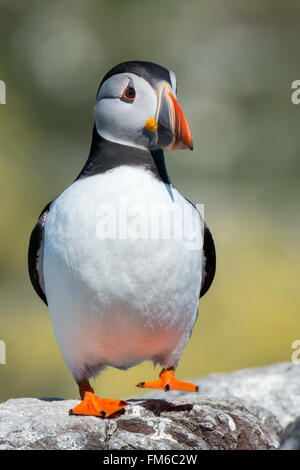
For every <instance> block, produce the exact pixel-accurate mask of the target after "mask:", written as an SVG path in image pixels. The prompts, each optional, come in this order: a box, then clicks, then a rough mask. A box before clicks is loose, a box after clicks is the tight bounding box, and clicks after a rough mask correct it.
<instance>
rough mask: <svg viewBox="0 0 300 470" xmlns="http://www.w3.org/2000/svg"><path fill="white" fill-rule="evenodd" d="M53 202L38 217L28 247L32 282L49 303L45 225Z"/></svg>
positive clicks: (43, 298)
mask: <svg viewBox="0 0 300 470" xmlns="http://www.w3.org/2000/svg"><path fill="white" fill-rule="evenodd" d="M50 204H51V202H49V204H47V206H46V207H45V209H44V210H43V211H42V213H41V215H40V216H39V218H38V221H37V223H36V225H35V227H34V229H33V230H32V233H31V236H30V241H29V249H28V269H29V277H30V280H31V284H32V285H33V288H34V290H35V291H36V293H37V294H38V295H39V297H40V298H41V299H42V300H43V301H44V302H45V304H46V305H48V303H47V298H46V294H45V285H44V275H43V256H44V225H45V220H46V217H47V215H48V212H49V208H50Z"/></svg>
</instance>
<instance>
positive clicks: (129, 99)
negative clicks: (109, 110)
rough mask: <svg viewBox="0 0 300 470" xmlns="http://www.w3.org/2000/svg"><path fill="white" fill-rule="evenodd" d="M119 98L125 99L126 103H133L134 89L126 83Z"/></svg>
mask: <svg viewBox="0 0 300 470" xmlns="http://www.w3.org/2000/svg"><path fill="white" fill-rule="evenodd" d="M121 100H122V101H125V102H126V103H133V102H134V100H135V89H134V88H133V87H132V86H129V85H127V87H126V88H125V90H124V91H123V94H122V96H121Z"/></svg>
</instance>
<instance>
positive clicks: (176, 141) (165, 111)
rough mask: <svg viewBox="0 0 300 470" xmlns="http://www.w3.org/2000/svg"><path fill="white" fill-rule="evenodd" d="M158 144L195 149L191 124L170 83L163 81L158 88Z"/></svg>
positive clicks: (162, 146) (170, 148) (156, 114)
mask: <svg viewBox="0 0 300 470" xmlns="http://www.w3.org/2000/svg"><path fill="white" fill-rule="evenodd" d="M155 123H156V125H157V144H158V146H159V147H161V148H162V149H165V150H185V149H190V150H193V141H192V136H191V132H190V129H189V125H188V123H187V120H186V117H185V115H184V112H183V111H182V108H181V106H180V104H179V103H178V101H177V99H176V97H175V96H174V94H173V91H172V89H171V87H170V85H169V84H168V83H166V82H162V83H161V84H160V85H159V86H158V89H157V109H156V113H155Z"/></svg>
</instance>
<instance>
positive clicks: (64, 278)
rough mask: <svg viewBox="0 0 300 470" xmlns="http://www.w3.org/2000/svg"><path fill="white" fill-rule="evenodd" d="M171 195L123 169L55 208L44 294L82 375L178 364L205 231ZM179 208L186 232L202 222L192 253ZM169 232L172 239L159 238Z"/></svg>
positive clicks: (80, 184) (192, 310)
mask: <svg viewBox="0 0 300 470" xmlns="http://www.w3.org/2000/svg"><path fill="white" fill-rule="evenodd" d="M172 192H173V198H174V200H173V201H172V198H171V197H170V194H169V192H168V191H167V189H166V187H165V185H164V184H163V183H161V182H160V181H158V180H156V179H155V178H154V177H153V176H152V174H151V173H148V172H146V171H144V170H141V169H136V168H130V167H122V168H118V169H115V170H112V171H110V172H107V173H105V174H102V175H96V176H92V177H88V178H85V179H82V180H79V181H77V182H75V183H74V184H73V185H72V186H70V187H69V188H68V189H67V190H66V191H65V192H64V193H63V194H62V195H61V196H60V197H59V198H57V199H56V200H55V201H54V203H53V204H52V206H51V210H50V212H49V214H48V216H47V219H46V223H45V248H44V266H43V269H44V278H45V288H46V296H47V300H48V304H49V308H50V312H51V316H52V321H53V326H54V331H55V335H56V338H57V341H58V343H59V346H60V348H61V351H62V353H63V356H64V358H65V360H66V362H67V364H68V366H69V367H70V369H71V371H72V373H73V375H74V377H75V378H82V377H83V376H89V375H95V374H96V373H97V371H98V370H99V369H101V368H102V367H103V366H105V365H111V366H114V367H119V368H127V367H130V366H132V365H135V364H138V363H139V362H142V361H144V360H147V359H150V360H153V361H154V362H160V363H161V364H162V365H163V366H165V367H170V366H172V365H176V363H177V362H178V360H179V358H180V356H181V353H182V351H183V348H184V346H185V343H186V341H187V339H188V337H189V334H190V331H191V329H192V326H193V324H194V321H195V318H196V314H197V307H198V299H199V291H200V285H201V266H202V236H201V230H200V221H199V216H198V214H197V213H196V210H195V209H194V208H192V210H191V207H192V206H191V205H190V204H189V203H188V202H186V201H185V200H184V198H182V196H180V194H179V193H178V192H177V191H176V190H174V189H172ZM136 204H139V207H137V206H135V207H133V205H136ZM175 206H176V207H177V208H179V212H178V214H177V218H176V220H177V222H178V220H179V225H180V224H183V223H184V227H183V228H184V229H185V230H186V232H189V233H188V234H187V233H186V234H187V235H188V236H190V235H191V230H194V231H195V227H197V229H196V238H197V241H196V242H194V245H193V248H194V249H191V244H190V242H189V241H188V240H187V238H186V237H184V236H183V237H179V238H178V235H180V229H179V232H177V235H175V236H174V233H173V230H172V227H173V224H172V220H171V219H172V217H169V216H170V214H172V213H174V212H172V211H174V207H175ZM188 206H189V207H188ZM180 207H181V209H182V216H180ZM184 208H185V209H186V210H185V212H184ZM135 210H136V211H137V212H136V214H143V217H142V219H141V217H139V215H136V216H134V212H135ZM109 211H110V215H108V214H109ZM130 211H133V212H132V213H131V214H130ZM139 211H140V212H139ZM126 212H127V213H129V217H124V214H125V213H126ZM153 214H156V215H153ZM157 214H158V217H157ZM184 214H185V215H184ZM196 214H197V215H196ZM184 217H185V218H186V220H185V221H184ZM192 219H193V220H192ZM170 220H171V224H170V223H169V221H170ZM191 221H192V222H191ZM105 222H106V223H105ZM126 222H127V227H126ZM195 222H196V223H195ZM191 223H192V224H194V225H193V226H192V225H191ZM169 226H170V227H171V230H169ZM188 226H190V227H191V228H190V229H189V228H188ZM168 233H169V235H170V236H171V239H167V238H168ZM162 234H163V236H164V237H165V238H166V239H161V238H159V239H157V238H158V237H161V235H162ZM105 237H106V238H105ZM140 237H142V238H140ZM195 248H197V249H195Z"/></svg>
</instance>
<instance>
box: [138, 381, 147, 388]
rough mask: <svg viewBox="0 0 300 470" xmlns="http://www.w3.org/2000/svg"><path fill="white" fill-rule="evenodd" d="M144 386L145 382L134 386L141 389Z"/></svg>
mask: <svg viewBox="0 0 300 470" xmlns="http://www.w3.org/2000/svg"><path fill="white" fill-rule="evenodd" d="M144 385H145V382H139V383H138V384H136V387H139V388H142V387H143V386H144Z"/></svg>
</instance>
